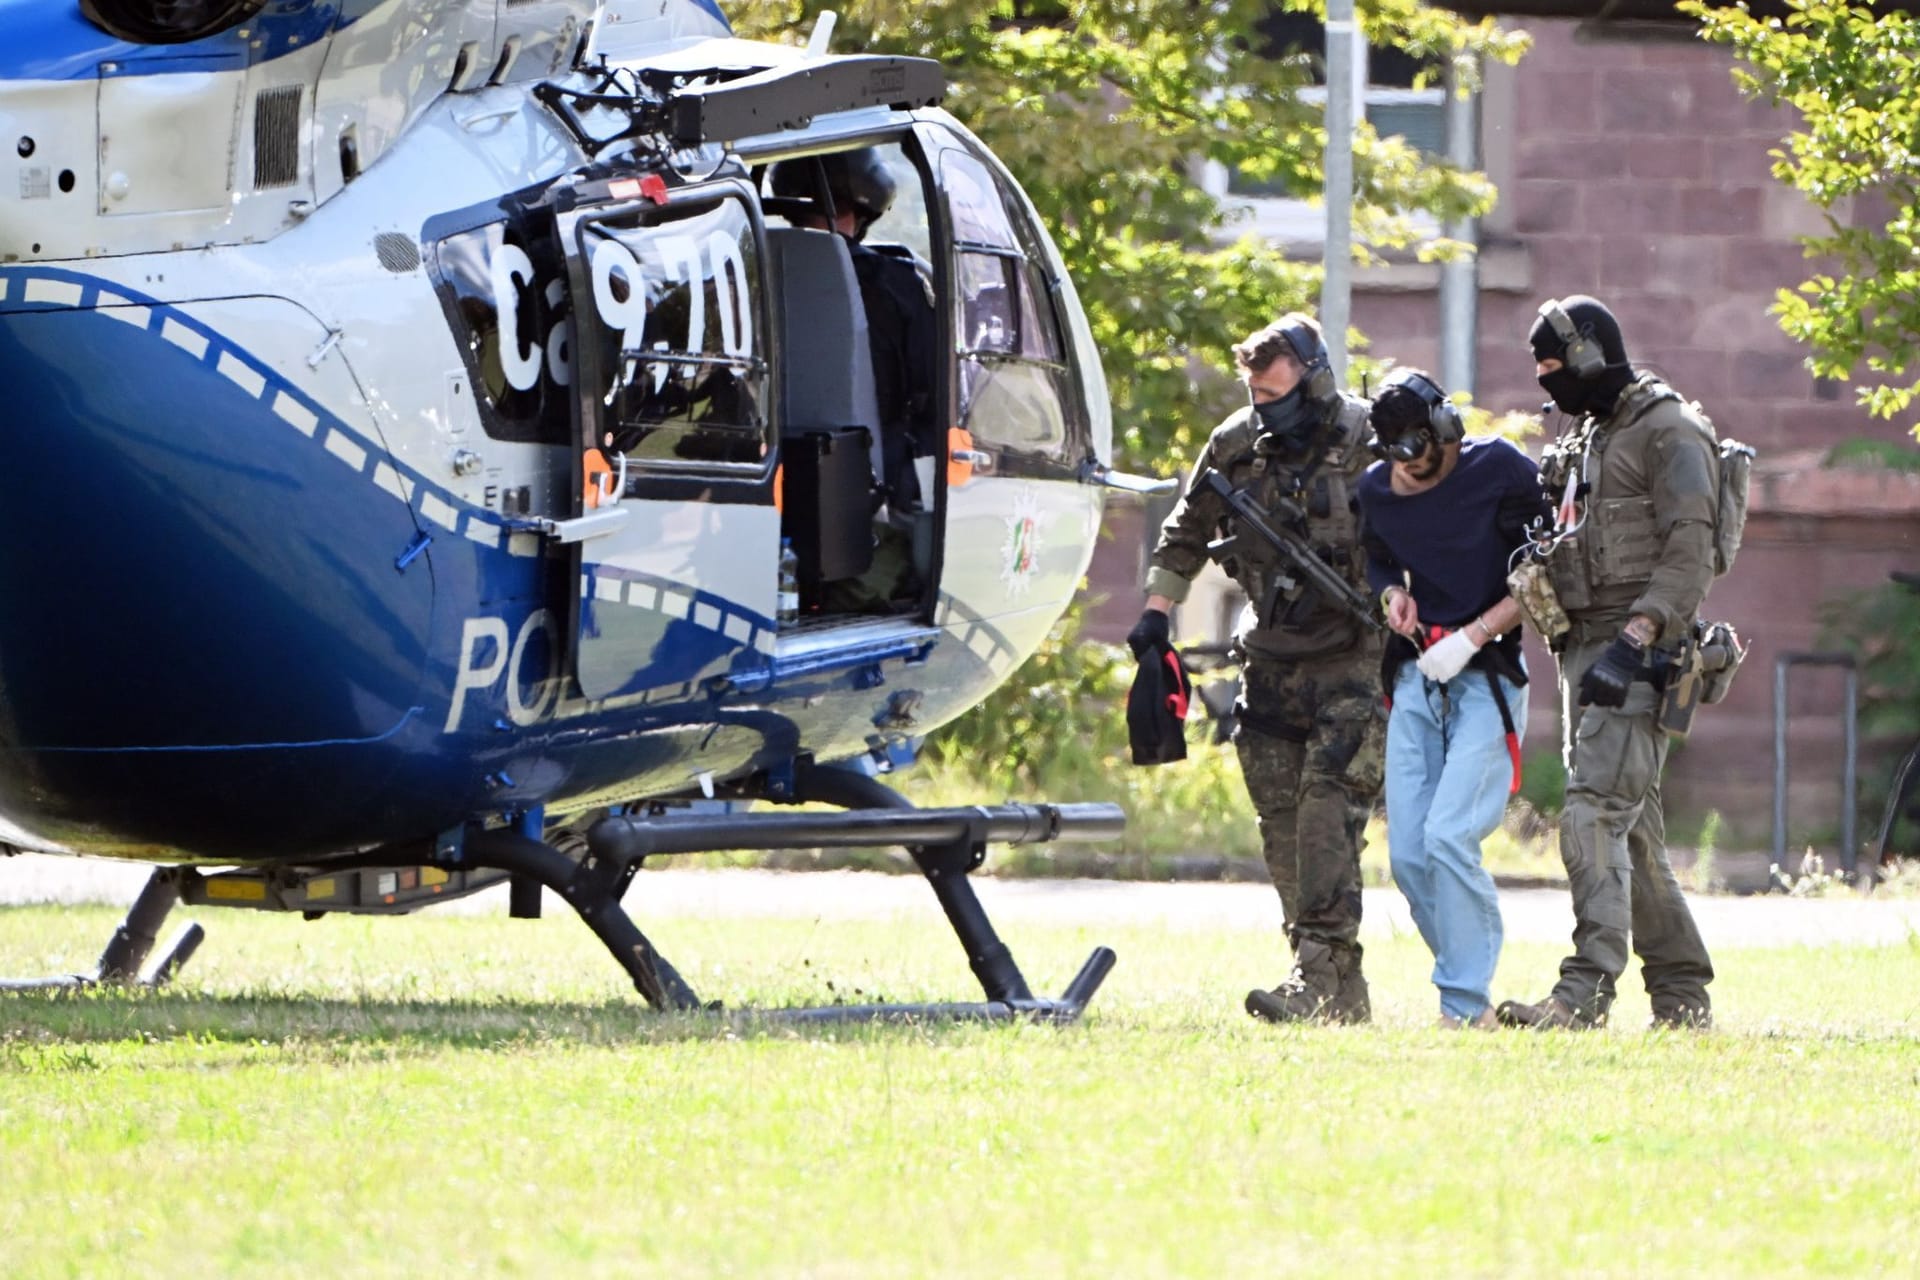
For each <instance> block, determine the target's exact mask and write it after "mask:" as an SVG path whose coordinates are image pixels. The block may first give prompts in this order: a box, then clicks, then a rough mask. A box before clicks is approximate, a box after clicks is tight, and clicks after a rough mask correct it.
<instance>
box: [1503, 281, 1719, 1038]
mask: <svg viewBox="0 0 1920 1280" xmlns="http://www.w3.org/2000/svg"><path fill="white" fill-rule="evenodd" d="M1529 341H1530V342H1531V343H1532V346H1533V356H1534V360H1535V361H1536V371H1537V373H1538V375H1539V379H1540V385H1541V387H1543V388H1544V389H1545V390H1546V392H1547V394H1548V395H1550V396H1552V397H1553V402H1554V404H1556V405H1557V406H1559V408H1560V410H1561V412H1563V413H1565V414H1567V415H1568V416H1569V417H1570V418H1572V419H1573V423H1572V425H1571V426H1570V427H1569V428H1567V429H1566V430H1565V431H1564V432H1563V433H1562V434H1561V436H1560V438H1559V439H1558V440H1557V441H1556V442H1555V443H1554V445H1553V446H1552V447H1551V448H1549V449H1548V450H1547V452H1546V456H1545V457H1544V459H1543V461H1542V468H1541V471H1542V479H1543V480H1544V482H1545V483H1546V485H1547V491H1548V496H1549V497H1551V498H1552V499H1554V500H1555V501H1556V502H1557V503H1558V504H1559V515H1558V527H1557V530H1556V532H1557V533H1558V534H1560V535H1561V536H1560V538H1559V541H1558V543H1557V545H1556V546H1555V547H1554V549H1553V551H1552V553H1551V555H1550V556H1549V557H1548V559H1547V573H1548V577H1549V580H1550V581H1551V583H1552V585H1553V591H1554V594H1555V595H1556V596H1557V597H1558V600H1559V604H1560V607H1561V608H1562V609H1563V610H1564V611H1565V613H1566V616H1567V618H1568V619H1569V620H1570V621H1571V623H1572V627H1571V629H1570V630H1569V631H1568V632H1567V633H1566V634H1565V635H1564V636H1563V637H1562V638H1561V639H1559V640H1558V641H1556V642H1555V649H1556V656H1557V657H1558V659H1559V664H1560V702H1561V725H1562V732H1563V734H1564V754H1565V759H1566V764H1567V796H1566V805H1565V808H1564V809H1563V810H1562V811H1561V815H1560V856H1561V859H1562V860H1563V861H1564V862H1565V863H1566V868H1567V878H1568V880H1569V881H1570V882H1571V887H1572V890H1573V913H1574V928H1573V946H1574V951H1573V954H1572V955H1570V956H1568V957H1567V958H1566V959H1565V960H1564V961H1562V962H1561V965H1560V981H1559V982H1558V983H1557V984H1556V985H1555V986H1554V988H1553V991H1552V993H1551V994H1550V995H1548V996H1547V997H1546V998H1545V999H1543V1000H1541V1001H1539V1002H1538V1003H1535V1004H1521V1003H1519V1002H1516V1001H1508V1002H1507V1003H1505V1004H1503V1005H1501V1006H1500V1009H1499V1015H1500V1020H1501V1021H1502V1022H1504V1023H1506V1024H1508V1025H1509V1026H1526V1027H1539V1028H1547V1027H1569V1028H1581V1027H1594V1026H1599V1025H1601V1024H1603V1023H1604V1022H1605V1021H1606V1018H1607V1013H1608V1009H1609V1007H1610V1006H1611V1005H1612V1003H1613V998H1614V984H1615V981H1616V980H1617V979H1618V978H1619V976H1620V974H1621V973H1622V971H1624V970H1625V969H1626V966H1627V948H1628V944H1629V942H1631V944H1632V947H1633V950H1634V951H1635V953H1637V954H1638V955H1639V957H1640V964H1641V969H1642V972H1643V976H1644V977H1645V980H1646V984H1647V994H1648V995H1649V996H1650V997H1652V1001H1653V1020H1654V1025H1655V1026H1698V1027H1704V1026H1706V1025H1708V1024H1709V1023H1710V1021H1711V1013H1710V1004H1709V1001H1708V999H1707V984H1708V983H1709V982H1711V981H1712V980H1713V964H1712V962H1711V961H1710V960H1709V959H1708V958H1707V949H1706V947H1705V945H1704V944H1703V943H1702V942H1701V940H1700V931H1699V930H1698V929H1697V928H1695V927H1694V922H1693V915H1692V913H1691V912H1690V911H1689V910H1688V909H1687V903H1686V899H1685V898H1684V897H1682V896H1681V893H1680V886H1679V884H1678V883H1677V882H1676V881H1675V880H1674V876H1673V871H1672V869H1671V868H1670V867H1669V866H1668V865H1667V851H1666V827H1665V823H1664V820H1663V816H1662V811H1661V804H1660V770H1661V768H1662V766H1664V765H1665V763H1666V756H1667V735H1666V733H1665V732H1664V731H1663V730H1662V728H1661V727H1660V725H1659V723H1658V710H1659V703H1660V692H1661V686H1662V683H1663V680H1664V676H1665V668H1664V665H1663V657H1664V650H1665V649H1667V648H1670V647H1671V646H1673V645H1675V644H1677V643H1679V642H1681V641H1682V640H1684V639H1685V638H1686V637H1688V636H1690V635H1691V633H1692V629H1693V625H1694V622H1695V618H1696V615H1697V613H1698V611H1699V608H1700V603H1701V600H1702V599H1703V598H1704V597H1705V595H1706V593H1707V587H1708V584H1709V583H1711V581H1712V580H1713V575H1714V565H1715V561H1714V531H1715V503H1716V499H1717V492H1718V483H1719V453H1718V449H1717V443H1716V439H1715V436H1714V430H1713V426H1712V424H1711V423H1709V422H1708V421H1706V419H1705V418H1704V417H1703V416H1702V415H1701V414H1700V413H1699V412H1698V411H1697V410H1696V409H1695V408H1694V407H1693V406H1690V405H1688V404H1687V403H1686V402H1685V401H1683V400H1682V399H1681V398H1680V396H1679V394H1678V393H1677V392H1675V391H1674V390H1673V388H1671V387H1669V386H1668V385H1667V384H1666V383H1664V382H1662V381H1661V380H1660V379H1659V378H1657V377H1655V376H1654V375H1653V374H1650V373H1637V372H1636V371H1635V370H1634V368H1633V366H1632V365H1631V364H1629V363H1628V361H1627V352H1626V345H1625V343H1624V342H1623V341H1622V339H1621V336H1620V325H1619V323H1618V321H1616V320H1615V319H1614V317H1613V313H1612V312H1610V311H1608V310H1607V308H1606V307H1605V306H1603V305H1601V304H1600V303H1599V302H1596V301H1595V300H1594V299H1592V298H1588V297H1584V296H1574V297H1569V298H1567V299H1565V300H1563V301H1560V302H1548V303H1547V304H1545V305H1544V306H1542V307H1541V308H1540V317H1539V319H1538V320H1537V321H1536V322H1535V323H1534V326H1533V330H1532V332H1531V334H1530V335H1529Z"/></svg>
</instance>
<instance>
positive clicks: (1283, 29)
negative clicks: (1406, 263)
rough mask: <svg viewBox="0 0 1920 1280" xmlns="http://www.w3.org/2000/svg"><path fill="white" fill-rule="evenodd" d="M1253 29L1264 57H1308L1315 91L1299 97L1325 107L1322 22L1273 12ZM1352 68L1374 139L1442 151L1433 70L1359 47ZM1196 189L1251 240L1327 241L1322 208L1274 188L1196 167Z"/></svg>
mask: <svg viewBox="0 0 1920 1280" xmlns="http://www.w3.org/2000/svg"><path fill="white" fill-rule="evenodd" d="M1254 29H1255V31H1256V32H1257V33H1258V38H1259V40H1260V42H1261V43H1260V49H1261V52H1262V53H1263V54H1264V55H1265V56H1268V57H1275V58H1278V57H1287V56H1292V55H1295V54H1300V53H1305V54H1308V55H1310V57H1311V58H1312V64H1313V75H1314V83H1313V84H1312V85H1310V86H1308V87H1306V88H1303V89H1301V90H1300V97H1301V99H1302V100H1303V101H1306V102H1314V103H1319V104H1322V105H1324V104H1325V103H1326V100H1327V87H1326V51H1327V35H1326V27H1325V25H1324V24H1323V23H1322V22H1321V20H1320V19H1319V18H1318V17H1316V16H1314V15H1312V14H1305V13H1287V12H1283V11H1281V10H1278V9H1274V10H1271V11H1269V12H1268V14H1267V16H1266V17H1265V18H1263V19H1262V20H1261V21H1260V22H1259V23H1257V24H1256V25H1255V28H1254ZM1355 63H1356V67H1355V78H1356V79H1360V80H1362V81H1363V83H1364V84H1365V86H1366V87H1365V91H1364V93H1363V94H1362V98H1361V104H1360V105H1361V110H1362V111H1363V112H1364V114H1365V118H1366V120H1367V123H1369V124H1371V125H1372V126H1373V129H1374V132H1376V133H1378V134H1380V135H1381V136H1382V137H1398V138H1404V139H1405V140H1406V141H1407V143H1408V145H1410V146H1413V147H1416V148H1418V149H1419V150H1420V151H1422V152H1424V153H1426V154H1428V155H1432V156H1440V155H1442V154H1443V153H1444V152H1445V150H1446V101H1447V93H1446V89H1445V87H1444V86H1443V85H1442V84H1441V83H1440V77H1439V71H1438V69H1437V68H1436V67H1434V66H1432V65H1431V64H1427V63H1423V62H1421V61H1420V60H1419V59H1418V58H1415V57H1413V56H1412V55H1410V54H1407V53H1404V52H1402V51H1401V50H1398V49H1392V48H1373V47H1369V46H1364V45H1362V46H1358V47H1357V48H1356V50H1355ZM1423 74H1424V75H1425V82H1424V83H1422V75H1423ZM1416 86H1417V87H1416ZM1200 183H1201V186H1202V187H1203V188H1204V189H1205V190H1206V191H1207V192H1208V194H1210V195H1213V196H1215V197H1216V198H1218V199H1220V200H1221V201H1222V202H1223V203H1225V204H1226V205H1227V206H1228V207H1229V208H1232V209H1237V210H1239V211H1242V212H1243V213H1244V214H1246V215H1247V216H1248V217H1249V218H1250V220H1251V229H1252V230H1253V231H1254V233H1255V234H1256V235H1260V236H1262V237H1264V238H1266V239H1269V240H1274V241H1278V242H1281V243H1295V244H1297V243H1318V242H1319V241H1320V240H1321V239H1322V238H1323V237H1324V236H1325V234H1326V214H1325V211H1324V210H1323V209H1322V208H1321V206H1320V205H1318V204H1315V203H1310V202H1308V201H1306V200H1302V199H1298V198H1295V197H1293V196H1290V195H1289V194H1288V193H1287V192H1286V191H1285V190H1284V189H1283V188H1282V187H1281V186H1280V184H1279V183H1278V182H1277V181H1275V180H1270V179H1269V180H1263V179H1257V178H1250V177H1248V176H1246V175H1245V174H1242V173H1240V172H1239V171H1237V170H1230V169H1228V168H1227V167H1226V166H1225V165H1222V164H1219V163H1218V162H1216V161H1211V160H1210V161H1207V162H1205V164H1204V165H1203V166H1202V172H1201V177H1200ZM1414 221H1415V226H1416V227H1417V228H1421V229H1428V228H1427V227H1426V222H1427V220H1426V219H1425V218H1424V216H1423V215H1418V214H1416V215H1415V218H1414ZM1246 225H1247V224H1246V222H1244V221H1243V222H1241V223H1239V224H1236V226H1235V231H1236V232H1238V231H1240V230H1242V229H1244V228H1245V227H1246ZM1432 229H1437V228H1432Z"/></svg>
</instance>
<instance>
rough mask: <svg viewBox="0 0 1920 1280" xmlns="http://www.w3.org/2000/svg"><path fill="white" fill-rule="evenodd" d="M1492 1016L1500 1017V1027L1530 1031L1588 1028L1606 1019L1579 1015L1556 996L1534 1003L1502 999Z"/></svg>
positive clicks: (1581, 1029) (1585, 1029) (1591, 1028)
mask: <svg viewBox="0 0 1920 1280" xmlns="http://www.w3.org/2000/svg"><path fill="white" fill-rule="evenodd" d="M1494 1016H1496V1017H1497V1018H1499V1019H1500V1025H1501V1026H1503V1027H1520V1028H1522V1029H1525V1030H1529V1031H1591V1030H1593V1029H1594V1028H1595V1027H1598V1026H1600V1025H1601V1024H1602V1023H1603V1022H1604V1021H1605V1019H1604V1018H1602V1019H1599V1020H1594V1019H1591V1018H1587V1017H1584V1016H1582V1015H1581V1014H1579V1013H1577V1012H1575V1011H1574V1009H1573V1007H1572V1006H1571V1005H1569V1004H1568V1003H1567V1002H1566V1001H1564V1000H1562V999H1561V998H1560V997H1559V996H1548V997H1547V998H1546V999H1545V1000H1542V1001H1540V1002H1539V1003H1537V1004H1522V1003H1521V1002H1520V1001H1518V1000H1507V1001H1503V1002H1502V1003H1501V1005H1500V1007H1499V1008H1498V1009H1496V1010H1495V1011H1494Z"/></svg>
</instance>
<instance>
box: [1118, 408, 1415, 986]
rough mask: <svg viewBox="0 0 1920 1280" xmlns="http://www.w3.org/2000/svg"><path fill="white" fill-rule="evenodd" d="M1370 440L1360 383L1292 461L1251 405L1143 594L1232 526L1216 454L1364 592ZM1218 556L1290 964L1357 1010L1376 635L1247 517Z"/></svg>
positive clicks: (1244, 752)
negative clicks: (1232, 604) (1294, 516)
mask: <svg viewBox="0 0 1920 1280" xmlns="http://www.w3.org/2000/svg"><path fill="white" fill-rule="evenodd" d="M1365 439H1366V405H1365V402H1364V401H1360V400H1356V399H1354V398H1351V397H1344V396H1343V397H1342V398H1341V401H1340V404H1339V406H1338V408H1337V411H1336V416H1335V419H1334V421H1333V422H1331V423H1329V424H1328V426H1327V427H1326V428H1324V429H1323V431H1322V434H1321V440H1322V441H1323V443H1322V444H1321V445H1320V446H1319V447H1318V448H1316V450H1315V451H1313V452H1312V453H1311V454H1310V456H1308V457H1306V458H1302V459H1297V460H1295V459H1283V458H1281V457H1279V456H1277V455H1274V454H1272V453H1271V452H1269V451H1267V450H1265V449H1263V448H1262V444H1263V441H1262V438H1261V436H1260V435H1259V432H1258V430H1257V423H1256V421H1255V420H1254V417H1253V414H1252V412H1251V410H1248V409H1242V410H1240V411H1239V412H1238V413H1236V414H1234V415H1233V416H1232V417H1230V418H1228V419H1227V420H1226V421H1225V422H1223V423H1222V424H1221V425H1220V426H1219V427H1218V428H1217V429H1215V431H1214V433H1213V435H1212V437H1211V438H1210V439H1209V440H1208V441H1207V446H1206V449H1205V450H1204V451H1203V452H1202V453H1201V455H1200V458H1199V460H1198V461H1197V462H1196V463H1195V466H1194V470H1193V475H1192V479H1191V480H1190V481H1189V483H1188V485H1187V491H1186V496H1185V497H1184V498H1182V499H1181V501H1180V503H1179V505H1177V506H1176V507H1175V508H1174V510H1173V513H1172V514H1171V515H1170V516H1168V517H1167V521H1166V524H1165V525H1164V526H1163V527H1162V528H1161V532H1160V541H1159V545H1158V546H1157V547H1155V549H1154V553H1153V559H1152V564H1153V567H1152V569H1151V571H1150V572H1149V573H1148V576H1147V592H1148V594H1149V595H1164V596H1166V597H1168V598H1169V599H1172V600H1175V601H1179V600H1183V599H1185V598H1186V595H1187V590H1188V588H1189V586H1190V585H1191V583H1192V580H1193V577H1194V575H1196V574H1197V573H1199V572H1200V569H1201V567H1202V566H1203V565H1204V564H1205V563H1206V560H1207V558H1208V553H1207V544H1208V542H1209V541H1211V540H1212V539H1214V538H1215V537H1217V536H1220V535H1221V534H1223V533H1225V534H1231V533H1233V532H1234V521H1233V518H1232V515H1231V512H1230V511H1229V510H1228V508H1227V505H1226V503H1225V501H1224V500H1223V499H1221V498H1220V497H1219V496H1218V495H1217V494H1215V493H1213V492H1211V491H1210V490H1207V489H1206V488H1204V487H1203V486H1202V485H1201V483H1200V481H1201V477H1203V476H1204V475H1205V474H1206V472H1207V471H1208V470H1210V469H1211V470H1217V471H1219V472H1220V474H1221V475H1222V476H1224V477H1225V478H1226V479H1227V480H1228V481H1229V482H1230V483H1231V484H1232V485H1233V486H1234V487H1235V488H1248V487H1251V495H1252V496H1253V497H1254V499H1255V500H1256V501H1257V502H1259V503H1260V505H1261V506H1263V507H1267V508H1269V509H1271V506H1272V504H1273V502H1274V499H1275V498H1276V497H1289V498H1293V499H1294V500H1295V501H1296V502H1298V503H1299V504H1300V506H1301V507H1302V508H1304V509H1305V510H1306V511H1307V513H1308V518H1307V521H1306V526H1305V527H1304V528H1296V529H1295V530H1294V532H1296V533H1301V534H1304V536H1305V537H1306V539H1307V540H1308V541H1309V542H1310V543H1311V544H1312V545H1313V547H1314V549H1315V550H1316V551H1318V552H1319V553H1320V554H1321V556H1322V558H1323V559H1325V560H1327V561H1328V562H1329V563H1330V564H1332V565H1333V566H1334V567H1335V568H1336V569H1338V570H1339V571H1340V572H1341V573H1342V574H1343V575H1344V576H1346V577H1347V578H1348V579H1349V580H1350V581H1351V582H1353V583H1354V584H1355V585H1356V586H1357V587H1358V588H1359V589H1360V590H1361V591H1362V592H1365V591H1366V566H1365V557H1364V556H1363V555H1362V554H1361V552H1360V549H1359V531H1358V519H1359V517H1358V515H1357V512H1356V506H1355V502H1354V497H1353V490H1354V484H1355V483H1356V482H1357V480H1358V479H1359V476H1360V474H1361V473H1362V472H1363V471H1365V470H1366V468H1367V465H1368V464H1369V463H1370V462H1371V461H1372V459H1371V457H1370V456H1369V455H1368V453H1367V451H1366V448H1365ZM1303 478H1304V480H1305V483H1304V485H1302V483H1301V481H1302V479H1303ZM1222 567H1223V568H1225V570H1226V571H1227V573H1228V575H1229V576H1230V577H1232V578H1233V580H1234V581H1235V582H1236V583H1238V584H1239V586H1240V588H1241V589H1242V590H1243V591H1245V592H1246V594H1247V598H1248V600H1249V601H1250V602H1251V608H1250V609H1249V610H1248V611H1247V613H1244V614H1243V615H1242V620H1241V625H1240V628H1239V630H1238V631H1237V632H1236V634H1235V636H1234V643H1235V646H1236V648H1237V649H1238V651H1239V655H1240V657H1241V660H1242V663H1243V666H1242V693H1241V702H1240V705H1239V706H1238V707H1237V708H1236V712H1237V713H1238V726H1237V728H1236V729H1235V732H1234V746H1235V748H1236V750H1237V751H1238V752H1239V756H1240V766H1241V772H1242V774H1243V776H1244V778H1245V780H1246V786H1247V794H1248V796H1249V797H1250V798H1251V799H1252V801H1253V807H1254V810H1255V811H1256V812H1257V813H1258V814H1259V818H1260V839H1261V845H1262V852H1263V853H1264V855H1265V857H1266V863H1267V870H1268V873H1269V874H1270V875H1271V876H1272V878H1273V886H1274V888H1275V890H1277V891H1278V892H1279V895H1280V906H1281V910H1282V912H1283V913H1284V915H1285V917H1286V924H1287V938H1288V941H1289V943H1290V944H1291V945H1292V946H1293V948H1294V951H1295V953H1296V965H1297V966H1298V967H1297V968H1296V970H1295V979H1299V978H1300V977H1301V976H1302V974H1303V972H1304V974H1305V977H1306V979H1307V980H1308V982H1309V983H1310V984H1311V983H1314V982H1318V984H1319V986H1318V989H1320V990H1321V994H1322V996H1323V997H1326V998H1327V999H1326V1000H1325V1001H1323V1003H1328V1004H1329V1007H1327V1008H1326V1009H1324V1010H1323V1011H1322V1012H1324V1014H1325V1015H1326V1016H1331V1017H1335V1018H1340V1019H1344V1020H1351V1021H1361V1020H1364V1019H1365V1018H1366V1016H1367V1000H1366V984H1365V980H1364V979H1363V978H1362V977H1361V976H1360V943H1359V930H1360V842H1361V836H1362V833H1363V831H1364V829H1365V827H1366V823H1367V817H1368V815H1369V814H1370V813H1371V812H1372V809H1373V806H1374V804H1375V803H1376V801H1377V800H1378V798H1379V795H1380V777H1381V757H1382V747H1383V743H1384V739H1385V732H1386V730H1385V725H1386V718H1385V712H1384V708H1383V706H1382V704H1381V700H1380V691H1379V678H1380V641H1379V639H1378V638H1377V636H1375V635H1374V634H1373V633H1371V632H1367V631H1365V630H1364V629H1362V628H1361V627H1360V626H1359V625H1358V624H1356V623H1355V622H1354V621H1353V620H1352V619H1350V618H1348V617H1347V616H1346V615H1345V614H1344V613H1342V612H1341V611H1340V610H1339V609H1338V608H1337V607H1335V606H1332V605H1330V604H1328V603H1327V602H1325V601H1323V600H1321V599H1319V598H1318V597H1317V596H1316V595H1313V594H1311V592H1310V591H1309V592H1307V593H1304V594H1303V593H1302V592H1300V591H1298V590H1296V591H1295V592H1293V593H1291V594H1285V593H1281V594H1276V592H1275V581H1276V579H1277V578H1278V577H1279V576H1280V561H1279V556H1278V554H1277V553H1276V552H1274V551H1272V550H1271V549H1270V548H1269V547H1268V546H1267V545H1266V543H1265V542H1264V541H1261V540H1260V539H1259V537H1258V535H1257V534H1253V533H1251V532H1242V533H1241V534H1240V536H1239V537H1238V538H1237V540H1236V541H1235V543H1234V545H1233V548H1232V551H1231V554H1230V555H1228V556H1227V557H1226V558H1225V559H1224V560H1223V561H1222ZM1316 975H1317V976H1316ZM1283 985H1284V984H1283ZM1335 987H1337V988H1338V989H1339V992H1340V994H1339V995H1338V996H1337V997H1334V996H1332V988H1335ZM1256 994H1258V993H1256Z"/></svg>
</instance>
